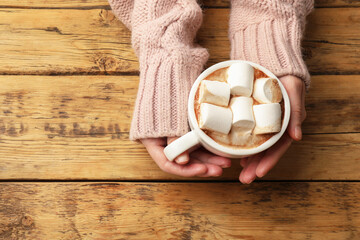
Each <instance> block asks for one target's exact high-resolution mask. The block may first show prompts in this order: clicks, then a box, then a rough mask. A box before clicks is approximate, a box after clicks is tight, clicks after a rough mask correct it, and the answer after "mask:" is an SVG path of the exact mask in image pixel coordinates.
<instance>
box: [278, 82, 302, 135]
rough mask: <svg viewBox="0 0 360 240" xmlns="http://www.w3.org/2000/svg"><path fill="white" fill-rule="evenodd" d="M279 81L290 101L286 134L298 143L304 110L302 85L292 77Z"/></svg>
mask: <svg viewBox="0 0 360 240" xmlns="http://www.w3.org/2000/svg"><path fill="white" fill-rule="evenodd" d="M280 80H281V82H282V83H283V85H284V87H285V88H286V90H287V92H288V95H289V99H290V107H291V113H290V122H289V126H288V133H289V135H290V137H291V138H292V139H294V140H296V141H299V140H301V138H302V130H301V124H302V121H303V112H304V109H305V106H304V103H303V94H305V88H304V83H303V81H302V80H301V79H300V78H297V77H294V76H286V77H283V78H281V79H280Z"/></svg>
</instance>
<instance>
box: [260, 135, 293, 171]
mask: <svg viewBox="0 0 360 240" xmlns="http://www.w3.org/2000/svg"><path fill="white" fill-rule="evenodd" d="M292 141H293V140H292V139H291V137H289V135H288V134H287V133H285V134H284V136H282V137H281V139H280V140H279V141H278V142H277V143H276V144H275V145H274V146H272V147H271V148H270V149H268V150H267V151H266V153H265V156H264V157H263V158H262V159H261V161H260V163H259V165H258V166H257V168H256V176H258V177H263V176H265V175H266V174H267V173H268V172H269V171H270V170H271V169H272V168H273V167H274V166H275V165H276V163H277V162H278V161H279V159H280V158H281V157H282V155H284V153H285V152H286V150H287V149H288V148H289V147H290V145H291V143H292Z"/></svg>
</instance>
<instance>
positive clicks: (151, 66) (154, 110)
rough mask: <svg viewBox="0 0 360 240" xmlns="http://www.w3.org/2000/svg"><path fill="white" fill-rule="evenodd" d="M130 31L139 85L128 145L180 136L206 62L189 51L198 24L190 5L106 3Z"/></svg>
mask: <svg viewBox="0 0 360 240" xmlns="http://www.w3.org/2000/svg"><path fill="white" fill-rule="evenodd" d="M109 3H110V5H111V7H112V9H113V12H114V14H115V15H116V16H117V17H119V18H120V20H122V21H123V23H124V24H125V25H126V26H127V27H129V29H131V30H132V45H133V48H134V50H135V52H136V54H137V56H138V58H139V62H140V83H139V90H138V94H137V99H136V103H135V109H134V115H133V119H132V123H131V129H130V139H131V140H136V139H140V138H156V137H165V136H181V135H184V134H185V133H186V132H188V131H189V127H188V122H187V99H188V94H189V91H190V88H191V86H192V84H193V82H194V81H195V79H196V78H197V76H198V75H199V74H200V72H201V70H202V68H203V66H204V64H205V63H206V61H207V59H208V52H207V50H206V49H204V48H201V47H200V46H197V45H195V44H194V43H193V42H194V38H195V35H196V32H197V30H198V29H199V27H200V25H201V22H202V11H201V8H200V7H199V5H198V4H197V2H196V0H152V1H149V0H133V1H126V0H109Z"/></svg>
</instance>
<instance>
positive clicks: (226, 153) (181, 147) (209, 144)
mask: <svg viewBox="0 0 360 240" xmlns="http://www.w3.org/2000/svg"><path fill="white" fill-rule="evenodd" d="M237 62H246V63H248V64H250V65H252V66H253V67H255V68H257V69H259V70H261V71H263V72H264V73H265V74H266V75H268V76H269V77H271V78H274V79H276V80H277V81H278V83H279V85H280V88H281V92H282V95H283V100H284V109H285V113H284V119H283V122H282V126H281V131H280V132H278V133H276V134H275V135H273V136H272V137H271V138H270V139H269V140H267V141H266V142H264V143H263V144H261V145H259V146H257V147H255V148H250V149H241V148H231V147H226V146H224V145H221V144H219V143H217V142H216V141H214V140H213V139H212V138H210V137H209V136H208V135H206V134H205V133H204V132H203V131H202V130H201V129H200V127H199V125H198V122H197V120H196V116H195V110H194V101H195V94H196V91H197V89H198V87H199V84H200V81H201V80H203V79H205V78H206V77H207V76H209V75H210V74H211V73H213V72H214V71H216V70H218V69H220V68H225V67H229V66H230V65H231V64H233V63H237ZM188 119H189V124H190V128H191V131H190V132H188V133H187V134H185V135H184V136H182V137H180V138H178V139H177V140H175V141H173V142H172V143H170V144H169V145H168V146H167V147H166V148H165V149H164V153H165V155H166V157H167V158H168V159H169V160H170V161H173V160H174V159H175V158H176V157H177V156H179V155H180V154H181V153H183V152H185V151H186V150H189V149H194V148H195V147H196V146H200V145H202V146H203V147H204V148H206V149H207V150H209V151H210V152H212V153H214V154H216V155H219V156H223V157H229V158H243V157H248V156H250V155H254V154H256V153H259V152H262V151H264V150H266V149H268V148H269V147H271V146H272V145H274V144H275V143H276V142H277V141H278V140H279V139H280V137H281V136H282V135H283V133H284V132H285V130H286V128H287V126H288V123H289V119H290V101H289V96H288V94H287V92H286V90H285V88H284V86H283V85H282V83H281V82H280V80H279V79H278V78H277V77H276V76H275V75H274V74H273V73H272V72H270V71H269V70H267V69H266V68H264V67H262V66H260V65H258V64H256V63H253V62H249V61H241V60H230V61H225V62H220V63H217V64H215V65H213V66H211V67H209V68H208V69H206V70H205V71H203V72H202V73H201V74H200V76H199V77H198V78H197V79H196V81H195V82H194V84H193V86H192V88H191V90H190V94H189V100H188Z"/></svg>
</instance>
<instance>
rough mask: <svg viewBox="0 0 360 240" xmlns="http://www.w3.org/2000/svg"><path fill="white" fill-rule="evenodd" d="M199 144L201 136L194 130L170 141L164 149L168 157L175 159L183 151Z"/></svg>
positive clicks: (171, 159)
mask: <svg viewBox="0 0 360 240" xmlns="http://www.w3.org/2000/svg"><path fill="white" fill-rule="evenodd" d="M198 144H200V141H199V137H198V136H197V135H196V134H195V132H194V131H191V132H188V133H187V134H185V135H184V136H182V137H180V138H178V139H176V140H175V141H173V142H172V143H170V144H169V145H168V146H167V147H166V148H165V149H164V153H165V156H166V157H167V159H169V160H170V161H174V159H175V158H176V157H177V156H179V155H180V154H181V153H183V152H185V151H186V150H189V149H190V148H192V147H195V146H196V145H198Z"/></svg>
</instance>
